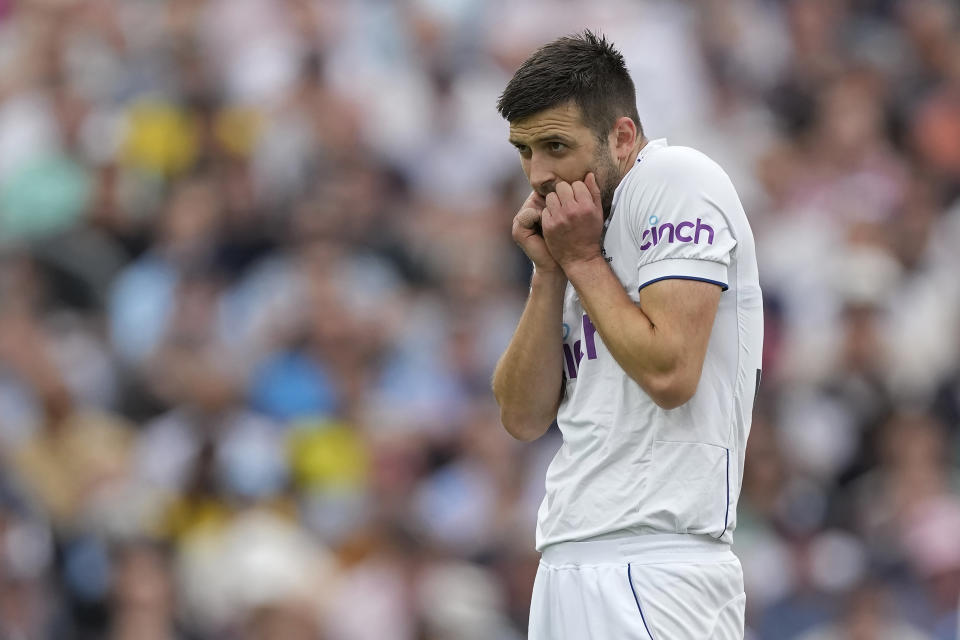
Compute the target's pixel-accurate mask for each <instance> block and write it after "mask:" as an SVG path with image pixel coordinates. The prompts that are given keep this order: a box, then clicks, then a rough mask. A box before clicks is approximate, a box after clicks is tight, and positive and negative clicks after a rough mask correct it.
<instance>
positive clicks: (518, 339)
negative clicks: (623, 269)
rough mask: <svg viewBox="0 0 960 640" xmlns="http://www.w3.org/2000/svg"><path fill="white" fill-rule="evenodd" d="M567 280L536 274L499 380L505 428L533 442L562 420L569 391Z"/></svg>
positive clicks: (495, 380)
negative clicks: (563, 335) (564, 345)
mask: <svg viewBox="0 0 960 640" xmlns="http://www.w3.org/2000/svg"><path fill="white" fill-rule="evenodd" d="M566 282H567V280H566V277H565V276H564V275H563V274H562V273H536V274H534V277H533V281H532V283H531V287H530V297H529V299H528V300H527V305H526V307H525V308H524V311H523V315H522V316H521V318H520V323H519V324H518V325H517V330H516V332H515V333H514V335H513V338H512V339H511V340H510V344H509V345H508V346H507V350H506V351H505V352H504V354H503V356H502V357H501V358H500V362H498V363H497V368H496V371H495V372H494V374H493V394H494V397H495V398H496V400H497V403H498V404H499V405H500V417H501V421H502V422H503V426H504V427H505V428H506V430H507V431H508V432H509V433H510V434H511V435H512V436H514V437H515V438H518V439H520V440H533V439H536V438H538V437H540V436H541V435H543V433H544V432H545V431H546V430H547V428H548V427H549V426H550V423H551V422H553V420H554V419H555V418H556V415H557V407H558V405H559V402H560V396H561V389H562V385H563V361H562V350H561V348H560V324H561V321H562V318H563V294H564V290H565V288H566Z"/></svg>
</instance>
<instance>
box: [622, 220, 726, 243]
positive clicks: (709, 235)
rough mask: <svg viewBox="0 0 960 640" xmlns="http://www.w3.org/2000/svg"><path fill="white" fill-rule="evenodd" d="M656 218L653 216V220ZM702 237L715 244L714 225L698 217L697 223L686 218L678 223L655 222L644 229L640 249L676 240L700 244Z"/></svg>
mask: <svg viewBox="0 0 960 640" xmlns="http://www.w3.org/2000/svg"><path fill="white" fill-rule="evenodd" d="M656 219H657V218H656V217H652V218H651V222H653V221H655V220H656ZM701 234H703V235H701ZM701 238H702V239H704V240H706V243H707V244H713V227H711V226H710V225H708V224H706V223H705V222H703V221H702V220H700V218H697V221H696V222H695V223H694V222H690V221H689V220H684V221H683V222H680V223H678V224H676V225H675V224H673V223H672V222H664V223H663V224H661V225H659V226H658V225H656V224H654V225H653V226H652V227H650V228H649V229H644V230H643V235H642V236H641V237H640V251H646V250H647V249H649V248H650V247H655V246H657V245H658V244H660V243H661V242H663V243H667V244H673V243H674V242H692V243H693V244H700V240H701Z"/></svg>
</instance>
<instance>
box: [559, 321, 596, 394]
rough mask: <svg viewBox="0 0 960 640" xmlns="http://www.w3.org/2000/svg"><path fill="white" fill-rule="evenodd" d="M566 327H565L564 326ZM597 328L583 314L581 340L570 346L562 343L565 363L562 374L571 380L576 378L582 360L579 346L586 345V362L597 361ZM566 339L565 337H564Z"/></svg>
mask: <svg viewBox="0 0 960 640" xmlns="http://www.w3.org/2000/svg"><path fill="white" fill-rule="evenodd" d="M564 326H566V325H564ZM596 334H597V328H596V327H594V326H593V323H592V322H590V318H588V317H587V314H583V340H582V342H581V341H580V340H577V341H576V342H574V343H573V345H571V344H570V343H568V342H564V343H563V359H564V362H565V365H566V366H565V367H564V373H565V374H566V375H567V377H568V378H570V379H571V380H572V379H574V378H576V377H577V373H579V370H580V361H581V360H583V350H582V347H581V344H585V345H586V349H587V360H596V359H597V342H596ZM564 337H566V336H564Z"/></svg>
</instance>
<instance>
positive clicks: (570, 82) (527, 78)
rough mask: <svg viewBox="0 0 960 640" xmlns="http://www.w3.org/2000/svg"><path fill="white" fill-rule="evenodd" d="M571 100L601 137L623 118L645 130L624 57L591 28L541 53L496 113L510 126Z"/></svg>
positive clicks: (511, 86)
mask: <svg viewBox="0 0 960 640" xmlns="http://www.w3.org/2000/svg"><path fill="white" fill-rule="evenodd" d="M570 101H572V102H573V103H574V104H576V105H577V106H578V107H579V108H580V114H581V117H582V118H583V122H584V124H586V125H587V126H588V127H590V129H591V130H593V131H594V132H595V133H596V134H597V136H600V137H603V136H606V134H607V133H609V132H610V129H612V128H613V124H614V123H615V122H616V121H617V118H620V117H622V116H627V117H629V118H631V119H632V120H633V121H634V123H635V124H636V125H637V130H638V131H640V133H641V134H642V132H643V129H642V127H641V126H640V116H639V114H638V113H637V93H636V89H635V88H634V86H633V80H632V79H631V78H630V73H629V72H628V71H627V65H626V64H625V63H624V61H623V54H622V53H620V52H619V51H617V49H616V48H615V47H614V46H613V45H612V44H611V43H609V42H607V39H606V38H605V37H604V36H602V35H600V36H597V35H596V34H594V33H593V32H592V31H589V30H585V31H583V32H582V33H578V34H575V35H570V36H564V37H562V38H557V39H556V40H554V41H553V42H550V43H548V44H545V45H543V46H542V47H540V48H539V49H537V50H536V51H535V52H534V53H533V54H532V55H531V56H530V57H529V58H527V59H526V60H525V61H524V62H523V64H521V65H520V68H519V69H517V71H516V73H514V74H513V77H512V78H511V79H510V82H508V83H507V87H506V88H505V89H504V90H503V93H502V94H501V95H500V99H499V100H498V101H497V111H499V112H500V115H501V116H503V117H504V118H505V119H506V120H507V122H515V121H517V120H521V119H523V118H526V117H528V116H532V115H534V114H535V113H539V112H541V111H543V110H545V109H550V108H552V107H556V106H559V105H561V104H565V103H567V102H570Z"/></svg>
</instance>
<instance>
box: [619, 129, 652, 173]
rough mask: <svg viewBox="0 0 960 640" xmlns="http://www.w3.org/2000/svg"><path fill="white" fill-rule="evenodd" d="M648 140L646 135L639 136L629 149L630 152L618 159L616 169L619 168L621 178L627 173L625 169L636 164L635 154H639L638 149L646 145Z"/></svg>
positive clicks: (628, 169) (627, 169)
mask: <svg viewBox="0 0 960 640" xmlns="http://www.w3.org/2000/svg"><path fill="white" fill-rule="evenodd" d="M648 142H650V141H649V140H647V138H646V136H640V138H639V139H638V140H637V141H636V143H635V144H634V145H633V149H631V150H630V153H628V154H627V155H626V157H625V158H624V159H623V160H621V161H620V166H619V167H618V169H619V170H620V179H621V180H622V179H623V176H625V175H627V171H630V169H631V168H632V167H633V165H634V164H636V162H637V156H638V155H640V151H641V150H643V148H644V147H645V146H647V143H648Z"/></svg>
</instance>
